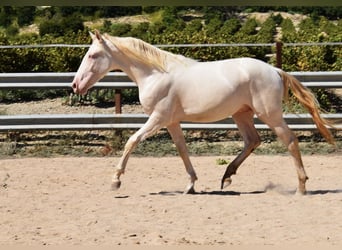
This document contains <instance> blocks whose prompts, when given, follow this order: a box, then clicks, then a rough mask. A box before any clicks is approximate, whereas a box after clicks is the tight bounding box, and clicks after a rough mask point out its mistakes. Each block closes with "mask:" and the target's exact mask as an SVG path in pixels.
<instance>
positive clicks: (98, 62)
mask: <svg viewBox="0 0 342 250" xmlns="http://www.w3.org/2000/svg"><path fill="white" fill-rule="evenodd" d="M90 35H91V37H92V39H93V42H92V44H91V46H90V48H89V50H88V52H87V53H86V55H85V56H84V57H83V60H82V63H81V65H80V67H79V68H78V70H77V72H76V75H75V77H74V80H73V81H72V88H73V90H74V92H75V93H76V94H81V95H84V94H86V93H87V91H88V89H89V88H91V87H92V86H93V85H94V84H95V83H96V82H97V81H99V80H100V79H101V78H102V77H104V76H105V75H106V74H107V72H108V71H110V70H112V69H113V68H114V67H115V66H114V65H113V60H112V51H111V49H110V48H109V46H111V44H110V43H108V41H107V40H106V39H105V38H104V37H102V36H101V34H100V33H99V32H98V31H96V32H95V34H93V33H90Z"/></svg>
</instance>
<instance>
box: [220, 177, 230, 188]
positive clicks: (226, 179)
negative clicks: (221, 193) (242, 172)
mask: <svg viewBox="0 0 342 250" xmlns="http://www.w3.org/2000/svg"><path fill="white" fill-rule="evenodd" d="M230 184H232V178H230V177H228V178H225V179H223V180H222V182H221V189H224V188H226V187H228V186H229V185H230Z"/></svg>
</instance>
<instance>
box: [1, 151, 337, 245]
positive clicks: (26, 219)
mask: <svg viewBox="0 0 342 250" xmlns="http://www.w3.org/2000/svg"><path fill="white" fill-rule="evenodd" d="M218 158H219V157H193V158H192V161H193V163H194V165H195V168H196V170H197V174H198V177H199V180H198V182H197V184H196V191H197V194H195V195H183V194H182V191H183V189H184V188H185V186H186V184H187V182H188V178H187V176H186V174H185V170H184V168H183V165H182V162H181V160H180V158H178V157H164V158H147V157H144V158H138V157H133V158H131V159H130V161H129V165H128V167H127V171H126V174H125V175H124V176H122V181H123V183H122V187H121V189H120V190H119V191H116V192H114V191H111V190H110V182H111V175H112V172H113V165H114V164H115V163H117V162H118V158H71V157H70V158H68V157H64V158H25V159H5V160H0V216H1V217H0V225H1V226H0V227H1V230H0V245H12V244H18V245H24V244H25V245H87V246H89V245H98V246H99V245H101V246H109V245H132V244H140V245H196V244H203V245H253V246H256V245H276V246H280V245H282V246H283V245H284V244H301V245H302V244H309V245H312V244H313V245H317V244H324V245H330V246H332V245H342V233H341V232H342V182H341V180H342V171H341V167H342V166H341V162H342V156H341V155H328V156H315V155H313V156H305V157H304V158H303V159H304V163H305V165H306V170H307V173H308V175H309V177H310V180H309V181H308V183H307V184H308V185H307V189H308V195H307V196H299V195H295V189H296V186H297V177H296V173H295V169H294V167H292V164H291V163H292V162H291V161H290V158H289V157H288V156H256V155H252V156H250V157H249V158H248V159H247V161H246V162H245V163H244V164H243V165H242V166H241V168H240V169H239V172H238V174H237V175H236V176H234V178H233V183H232V185H231V186H230V187H228V188H227V189H226V190H224V191H223V192H221V191H219V186H220V179H221V177H222V174H223V172H224V170H225V167H224V166H220V165H216V160H217V159H218ZM225 159H227V160H230V161H231V160H232V159H233V157H225Z"/></svg>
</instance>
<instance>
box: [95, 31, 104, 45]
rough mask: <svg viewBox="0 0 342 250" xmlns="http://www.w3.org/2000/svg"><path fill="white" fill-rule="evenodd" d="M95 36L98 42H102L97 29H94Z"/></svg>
mask: <svg viewBox="0 0 342 250" xmlns="http://www.w3.org/2000/svg"><path fill="white" fill-rule="evenodd" d="M95 36H96V38H97V40H99V42H102V36H101V34H100V32H99V31H98V30H95Z"/></svg>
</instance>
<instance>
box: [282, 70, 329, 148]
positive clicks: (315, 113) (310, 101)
mask: <svg viewBox="0 0 342 250" xmlns="http://www.w3.org/2000/svg"><path fill="white" fill-rule="evenodd" d="M277 71H278V73H279V74H280V76H281V78H282V80H283V84H284V100H286V101H288V89H289V88H290V89H291V91H292V93H293V94H294V96H295V97H296V98H297V99H298V101H299V102H300V103H301V104H302V105H303V106H304V107H305V108H306V109H307V110H308V111H309V113H310V114H311V116H312V119H313V121H314V122H315V124H316V126H317V129H318V131H319V132H320V133H321V134H322V135H323V137H324V138H325V139H326V140H327V142H329V143H330V144H333V145H335V140H334V137H333V136H332V134H331V132H330V131H329V129H327V127H326V126H328V127H331V128H333V124H332V123H331V122H329V121H327V120H326V119H324V118H322V117H321V116H320V114H319V110H320V109H319V103H318V101H317V99H316V98H315V96H314V94H313V93H312V92H311V91H310V90H309V89H308V88H306V87H305V86H303V85H302V84H301V82H300V81H298V80H297V79H296V78H295V77H294V76H292V75H290V74H288V73H286V72H284V71H282V70H280V69H277Z"/></svg>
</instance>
